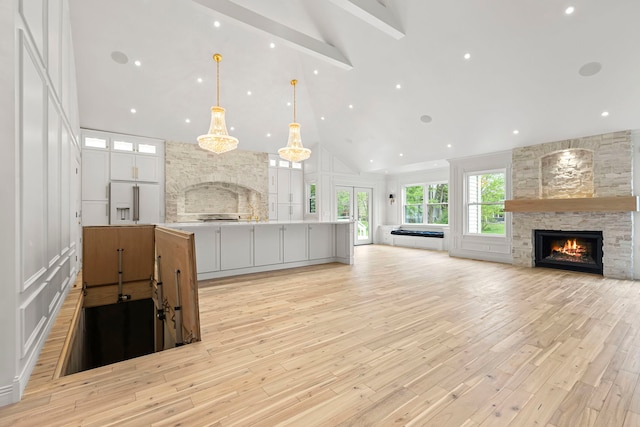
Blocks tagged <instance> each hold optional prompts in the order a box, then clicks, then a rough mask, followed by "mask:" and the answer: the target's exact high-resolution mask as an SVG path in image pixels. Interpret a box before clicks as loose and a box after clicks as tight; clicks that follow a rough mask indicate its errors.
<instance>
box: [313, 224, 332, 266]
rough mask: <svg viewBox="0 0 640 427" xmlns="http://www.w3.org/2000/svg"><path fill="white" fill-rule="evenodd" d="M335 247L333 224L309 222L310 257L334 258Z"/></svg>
mask: <svg viewBox="0 0 640 427" xmlns="http://www.w3.org/2000/svg"><path fill="white" fill-rule="evenodd" d="M335 247H336V245H335V227H334V225H333V224H309V259H322V258H333V257H334V256H335Z"/></svg>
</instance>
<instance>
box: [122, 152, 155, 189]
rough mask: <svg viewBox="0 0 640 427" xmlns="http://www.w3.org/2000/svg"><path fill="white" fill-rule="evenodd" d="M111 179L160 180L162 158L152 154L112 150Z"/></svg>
mask: <svg viewBox="0 0 640 427" xmlns="http://www.w3.org/2000/svg"><path fill="white" fill-rule="evenodd" d="M111 179H112V180H117V181H145V182H158V181H159V180H160V158H159V157H157V156H151V155H143V154H133V153H115V152H112V153H111Z"/></svg>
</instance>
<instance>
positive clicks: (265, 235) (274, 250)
mask: <svg viewBox="0 0 640 427" xmlns="http://www.w3.org/2000/svg"><path fill="white" fill-rule="evenodd" d="M253 230H254V232H253V235H254V240H253V244H254V251H253V253H254V261H255V262H254V265H255V266H256V267H257V266H260V265H270V264H280V263H282V226H281V225H256V226H255V227H253Z"/></svg>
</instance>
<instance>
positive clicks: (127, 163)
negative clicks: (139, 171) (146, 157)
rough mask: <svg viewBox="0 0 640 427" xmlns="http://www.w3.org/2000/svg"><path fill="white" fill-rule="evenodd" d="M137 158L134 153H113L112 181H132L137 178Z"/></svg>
mask: <svg viewBox="0 0 640 427" xmlns="http://www.w3.org/2000/svg"><path fill="white" fill-rule="evenodd" d="M135 159H136V156H135V154H132V153H111V179H115V180H120V181H131V180H134V179H135V178H136V176H135V167H136V160H135Z"/></svg>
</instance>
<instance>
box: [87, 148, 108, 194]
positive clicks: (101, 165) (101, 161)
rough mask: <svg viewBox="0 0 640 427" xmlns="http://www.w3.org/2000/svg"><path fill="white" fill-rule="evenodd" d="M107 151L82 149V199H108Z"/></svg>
mask: <svg viewBox="0 0 640 427" xmlns="http://www.w3.org/2000/svg"><path fill="white" fill-rule="evenodd" d="M108 191H109V152H108V151H98V150H82V200H108V199H109V193H108Z"/></svg>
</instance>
